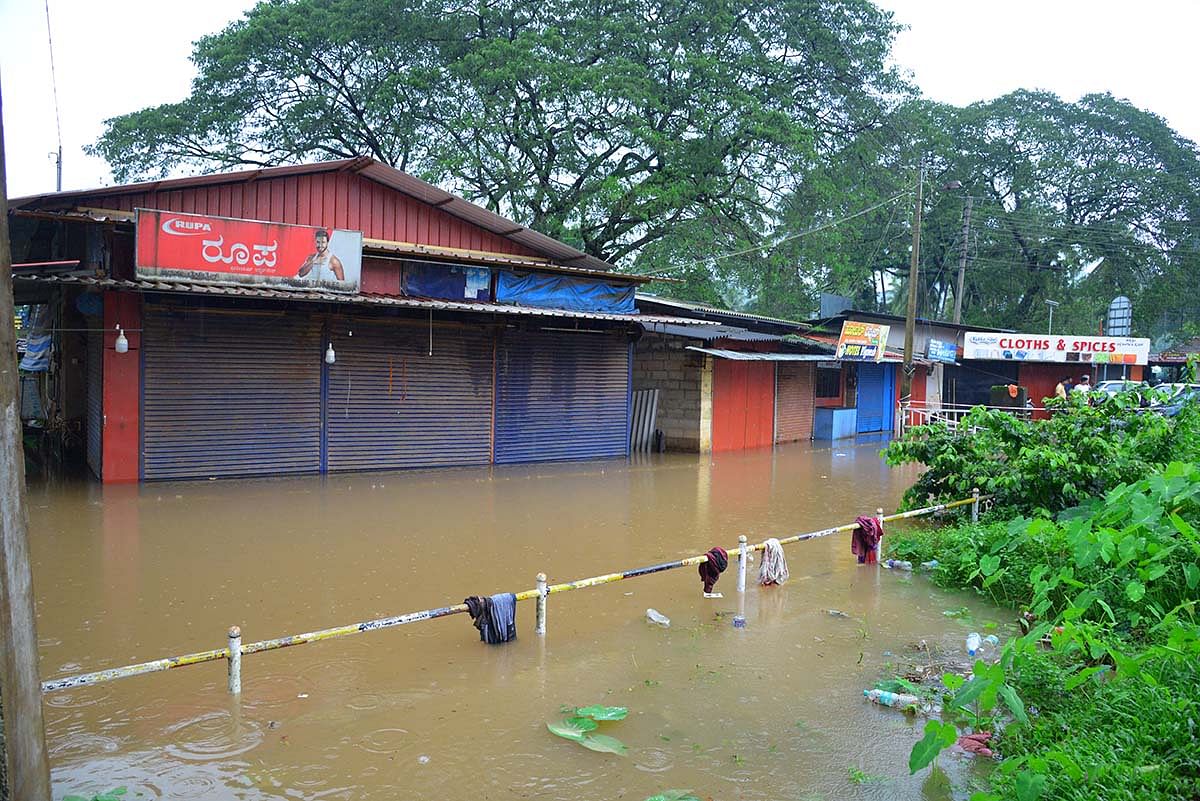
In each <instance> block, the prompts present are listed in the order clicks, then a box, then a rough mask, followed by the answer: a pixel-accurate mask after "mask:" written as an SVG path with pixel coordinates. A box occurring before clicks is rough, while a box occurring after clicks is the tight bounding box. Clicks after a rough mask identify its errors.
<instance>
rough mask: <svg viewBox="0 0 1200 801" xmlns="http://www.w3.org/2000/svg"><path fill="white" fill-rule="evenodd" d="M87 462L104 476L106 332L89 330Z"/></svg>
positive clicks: (93, 469) (96, 472)
mask: <svg viewBox="0 0 1200 801" xmlns="http://www.w3.org/2000/svg"><path fill="white" fill-rule="evenodd" d="M85 426H86V428H87V431H85V432H84V433H85V434H86V435H87V463H88V467H90V468H91V469H92V472H93V473H94V474H95V475H96V478H103V473H102V472H101V461H102V460H103V453H104V452H103V444H104V439H103V437H104V333H103V332H101V331H89V332H88V338H87V422H86V423H85Z"/></svg>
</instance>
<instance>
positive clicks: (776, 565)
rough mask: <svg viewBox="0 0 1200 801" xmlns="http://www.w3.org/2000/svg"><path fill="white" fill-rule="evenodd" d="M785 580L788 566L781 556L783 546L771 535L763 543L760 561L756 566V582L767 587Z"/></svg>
mask: <svg viewBox="0 0 1200 801" xmlns="http://www.w3.org/2000/svg"><path fill="white" fill-rule="evenodd" d="M787 580H788V567H787V559H785V558H784V556H783V546H782V545H781V544H780V543H779V540H777V539H775V538H774V537H771V538H770V539H768V540H767V541H766V542H764V543H763V556H762V563H761V564H760V565H759V566H758V583H759V584H761V585H763V586H764V587H768V586H770V585H772V584H782V583H783V582H785V581H787Z"/></svg>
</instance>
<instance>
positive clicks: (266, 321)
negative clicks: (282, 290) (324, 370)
mask: <svg viewBox="0 0 1200 801" xmlns="http://www.w3.org/2000/svg"><path fill="white" fill-rule="evenodd" d="M143 330H144V334H143V336H142V358H143V365H144V367H143V370H144V372H143V377H142V386H143V403H142V415H143V428H142V431H143V435H142V436H143V440H142V468H143V477H144V478H146V479H180V478H204V477H209V476H249V475H264V474H284V473H316V472H318V470H319V469H320V455H321V354H322V344H323V343H322V337H321V326H320V324H319V323H318V322H316V321H313V320H312V319H311V318H310V317H309V316H308V315H307V314H304V313H302V312H279V313H276V314H264V315H260V316H251V315H234V314H225V313H214V312H206V311H205V310H202V309H186V310H185V309H182V308H179V309H173V308H172V307H169V306H154V305H147V306H146V314H145V320H144V322H143Z"/></svg>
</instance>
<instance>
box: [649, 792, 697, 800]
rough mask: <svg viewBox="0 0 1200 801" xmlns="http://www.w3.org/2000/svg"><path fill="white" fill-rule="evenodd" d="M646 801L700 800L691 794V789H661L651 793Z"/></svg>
mask: <svg viewBox="0 0 1200 801" xmlns="http://www.w3.org/2000/svg"><path fill="white" fill-rule="evenodd" d="M646 801H700V799H699V798H697V797H696V796H694V795H692V791H691V790H663V791H662V792H661V793H659V794H658V795H652V796H650V797H649V798H647V799H646Z"/></svg>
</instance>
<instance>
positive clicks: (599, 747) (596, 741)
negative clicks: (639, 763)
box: [579, 734, 629, 756]
mask: <svg viewBox="0 0 1200 801" xmlns="http://www.w3.org/2000/svg"><path fill="white" fill-rule="evenodd" d="M579 744H580V745H582V746H583V747H584V748H587V749H588V750H590V751H600V752H602V753H605V754H618V755H621V756H624V755H625V754H626V753H628V752H629V748H628V747H627V746H626V745H625V743H623V742H621V741H620V740H618V739H617V738H616V737H609V736H608V735H607V734H588V735H586V736H584V738H583V739H582V740H580V741H579Z"/></svg>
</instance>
